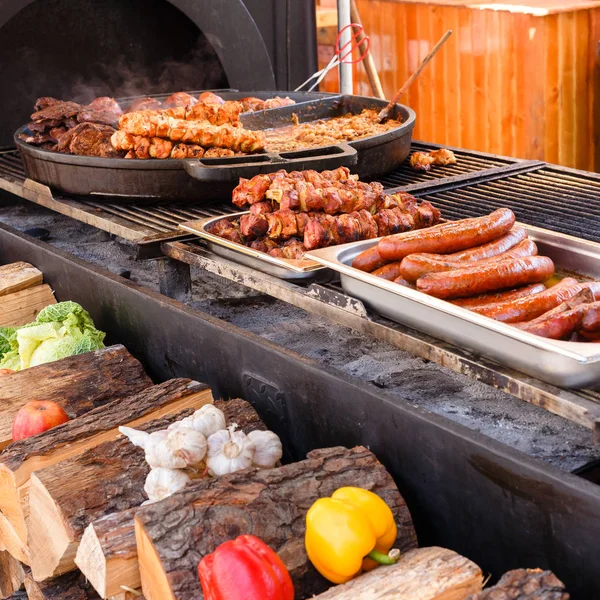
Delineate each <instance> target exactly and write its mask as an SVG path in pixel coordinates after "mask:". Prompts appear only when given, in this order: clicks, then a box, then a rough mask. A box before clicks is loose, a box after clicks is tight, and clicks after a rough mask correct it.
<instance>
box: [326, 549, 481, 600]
mask: <svg viewBox="0 0 600 600" xmlns="http://www.w3.org/2000/svg"><path fill="white" fill-rule="evenodd" d="M482 587H483V574H482V572H481V569H480V568H479V567H478V566H477V565H476V564H475V563H474V562H471V561H470V560H469V559H468V558H465V557H464V556H461V555H460V554H457V553H456V552H453V551H452V550H448V549H447V548H437V547H431V548H420V549H419V550H411V551H410V552H407V553H406V554H403V555H402V556H401V557H400V560H399V561H398V562H397V563H396V564H395V565H393V566H391V567H380V568H377V569H375V570H374V571H370V572H369V573H365V574H363V575H361V576H360V577H357V578H356V579H353V580H351V581H349V582H348V583H345V584H343V585H336V586H334V587H332V588H331V589H329V590H328V591H326V592H325V593H323V594H320V595H319V596H316V597H315V600H392V599H398V598H401V599H402V600H465V598H466V597H467V596H468V595H469V594H473V593H475V592H480V591H481V588H482Z"/></svg>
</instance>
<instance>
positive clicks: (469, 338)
mask: <svg viewBox="0 0 600 600" xmlns="http://www.w3.org/2000/svg"><path fill="white" fill-rule="evenodd" d="M522 226H523V227H525V228H527V230H528V231H529V237H530V238H531V239H532V240H534V241H535V242H536V244H537V245H538V248H539V252H540V254H541V255H544V256H549V257H550V258H552V260H553V261H554V262H555V264H556V266H557V270H559V271H567V272H570V273H571V274H572V273H577V274H579V275H581V276H583V278H584V279H585V278H588V277H591V278H594V279H600V244H596V243H593V242H587V241H585V240H580V239H578V238H574V237H571V236H567V235H563V234H560V233H555V232H553V231H548V230H546V229H540V228H537V227H531V226H529V225H522ZM378 239H380V238H378ZM378 239H375V240H367V241H364V242H355V243H351V244H344V245H341V246H334V247H331V248H324V249H321V250H313V251H312V252H309V253H307V255H306V256H307V258H311V259H314V260H315V261H317V262H319V263H320V264H322V265H323V266H326V267H329V268H331V269H333V270H335V271H338V272H339V274H340V280H341V284H342V287H343V288H344V290H345V291H346V292H347V293H348V294H350V295H352V296H354V297H356V298H358V299H360V300H361V301H362V302H363V303H364V304H365V305H367V306H368V307H370V308H372V309H374V310H376V311H377V312H378V313H380V314H381V315H383V316H385V317H388V318H389V319H392V320H394V321H398V322H399V323H403V324H405V325H408V326H410V327H413V328H415V329H419V330H420V331H423V332H425V333H428V334H430V335H433V336H435V337H437V338H439V339H441V340H445V341H447V342H450V343H452V344H456V345H458V346H462V347H465V348H471V349H473V350H476V351H478V352H480V353H481V354H482V355H484V356H488V357H490V358H493V359H495V360H497V361H499V362H501V363H504V364H506V365H509V366H510V367H513V368H514V369H517V370H519V371H522V372H524V373H527V374H529V375H532V376H534V377H537V378H538V379H542V380H543V381H547V382H549V383H552V384H554V385H557V386H561V387H568V388H582V387H596V386H598V385H599V384H600V344H593V343H579V342H563V341H554V340H547V339H545V338H541V337H539V336H536V335H533V334H530V333H526V332H523V331H521V330H519V329H517V328H515V327H511V326H510V325H507V324H504V323H500V322H498V321H494V320H493V319H490V318H488V317H484V316H482V315H478V314H476V313H473V312H470V311H468V310H466V309H464V308H460V307H458V306H454V305H453V304H450V303H449V302H445V301H444V300H439V299H437V298H433V297H431V296H427V295H426V294H423V293H422V292H418V291H416V290H413V289H410V288H407V287H403V286H400V285H398V284H395V283H393V282H391V281H386V280H385V279H381V278H380V277H375V275H371V274H370V273H365V272H363V271H359V270H358V269H354V268H352V267H351V266H350V265H351V264H352V261H353V260H354V258H355V257H356V255H357V254H360V253H361V252H363V251H364V250H367V249H368V248H370V247H371V246H374V245H375V244H376V243H377V241H378Z"/></svg>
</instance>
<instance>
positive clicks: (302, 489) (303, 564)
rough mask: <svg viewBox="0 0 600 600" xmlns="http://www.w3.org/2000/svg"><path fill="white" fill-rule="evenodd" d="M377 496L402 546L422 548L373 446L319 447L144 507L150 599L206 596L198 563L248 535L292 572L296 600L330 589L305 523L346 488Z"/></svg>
mask: <svg viewBox="0 0 600 600" xmlns="http://www.w3.org/2000/svg"><path fill="white" fill-rule="evenodd" d="M349 485H350V486H358V487H362V488H365V489H368V490H372V491H373V492H375V493H377V494H378V495H379V496H381V498H383V499H384V500H385V502H386V503H387V504H388V506H389V507H390V508H391V510H392V512H393V514H394V517H395V519H396V523H397V525H398V538H397V540H396V545H395V546H396V547H398V548H400V550H402V551H408V550H410V549H412V548H414V547H416V536H415V530H414V528H413V523H412V519H411V516H410V513H409V511H408V508H407V506H406V504H405V502H404V500H403V499H402V496H401V495H400V493H399V492H398V489H397V488H396V485H395V484H394V481H393V480H392V478H391V477H390V475H389V474H388V472H387V471H386V470H385V468H384V467H383V465H382V464H381V463H380V462H379V461H378V460H377V458H376V457H375V456H374V455H373V454H372V453H371V452H370V451H369V450H367V449H366V448H363V447H357V448H353V449H352V450H348V449H346V448H339V447H338V448H327V449H323V450H314V451H313V452H310V453H309V454H308V458H307V459H306V460H303V461H301V462H297V463H293V464H290V465H286V466H283V467H278V468H275V469H266V470H257V469H246V470H245V471H240V472H239V473H233V474H231V475H227V476H225V477H220V478H216V479H209V480H200V481H197V482H194V483H193V484H191V485H190V486H188V488H186V489H185V490H183V491H182V492H179V493H178V494H174V495H173V496H171V497H169V498H166V499H165V500H163V501H162V502H158V503H156V504H150V505H148V506H145V507H143V508H141V509H140V510H139V511H138V512H137V513H136V515H135V531H136V540H137V547H138V557H139V563H140V574H141V578H142V589H143V591H144V596H145V597H146V598H148V599H149V600H173V599H177V600H197V599H199V598H202V597H203V596H202V591H201V589H200V583H199V580H198V573H197V568H198V563H199V561H200V559H201V558H202V557H203V556H206V555H207V554H209V553H210V552H213V551H214V550H215V548H216V547H217V546H219V545H220V544H221V543H223V542H225V541H227V540H230V539H232V538H235V537H236V536H238V535H241V534H252V535H256V536H257V537H259V538H261V539H262V540H264V542H265V543H266V544H268V545H269V546H270V547H271V548H273V549H274V550H275V551H276V552H277V553H278V554H279V556H280V557H281V559H282V560H283V562H284V563H285V565H286V567H287V568H288V570H289V572H290V574H291V576H292V580H293V582H294V587H295V590H296V597H298V598H308V597H310V596H311V595H312V594H316V593H320V592H322V591H324V590H326V589H327V588H328V587H329V585H330V584H328V582H327V581H325V579H324V578H323V577H321V576H320V575H319V574H318V573H317V571H316V570H315V568H314V567H313V566H312V564H311V563H310V562H309V560H308V557H307V556H306V552H305V550H304V534H305V518H306V513H307V511H308V509H309V508H310V507H311V505H312V504H313V503H314V502H315V501H316V500H317V499H318V498H322V497H326V496H330V495H331V494H332V493H333V492H334V491H335V490H336V489H338V488H340V487H343V486H349Z"/></svg>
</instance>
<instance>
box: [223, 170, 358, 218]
mask: <svg viewBox="0 0 600 600" xmlns="http://www.w3.org/2000/svg"><path fill="white" fill-rule="evenodd" d="M350 178H353V179H357V177H356V175H350V169H348V167H338V168H337V169H334V170H333V171H323V172H321V173H318V172H317V171H312V170H308V171H291V172H290V173H288V172H287V171H285V170H283V169H282V170H280V171H277V172H275V173H267V174H264V175H255V176H254V177H252V179H244V178H241V179H240V183H239V184H238V186H237V187H236V188H235V189H234V190H233V193H232V199H231V201H232V202H233V203H234V204H235V205H236V206H239V207H240V208H244V207H246V206H248V205H250V206H252V205H253V204H257V203H258V202H263V201H265V200H266V199H267V196H266V194H267V192H268V191H269V189H270V187H271V184H272V183H273V182H274V181H275V180H276V179H277V181H278V185H279V184H280V183H281V182H283V181H289V182H291V183H294V182H296V181H305V182H306V183H311V184H312V185H314V186H319V185H321V187H322V185H323V184H325V183H327V182H329V181H340V180H346V179H350Z"/></svg>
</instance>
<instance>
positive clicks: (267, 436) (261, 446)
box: [248, 431, 283, 469]
mask: <svg viewBox="0 0 600 600" xmlns="http://www.w3.org/2000/svg"><path fill="white" fill-rule="evenodd" d="M248 439H249V440H250V441H251V442H252V443H253V444H254V446H255V447H256V450H255V452H254V457H253V458H252V464H253V465H254V466H255V467H261V468H262V469H271V468H273V467H274V466H275V465H276V464H277V463H278V462H279V461H280V460H281V457H282V456H283V447H282V446H281V440H280V439H279V436H278V435H277V434H276V433H273V432H272V431H251V432H250V433H249V434H248Z"/></svg>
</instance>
